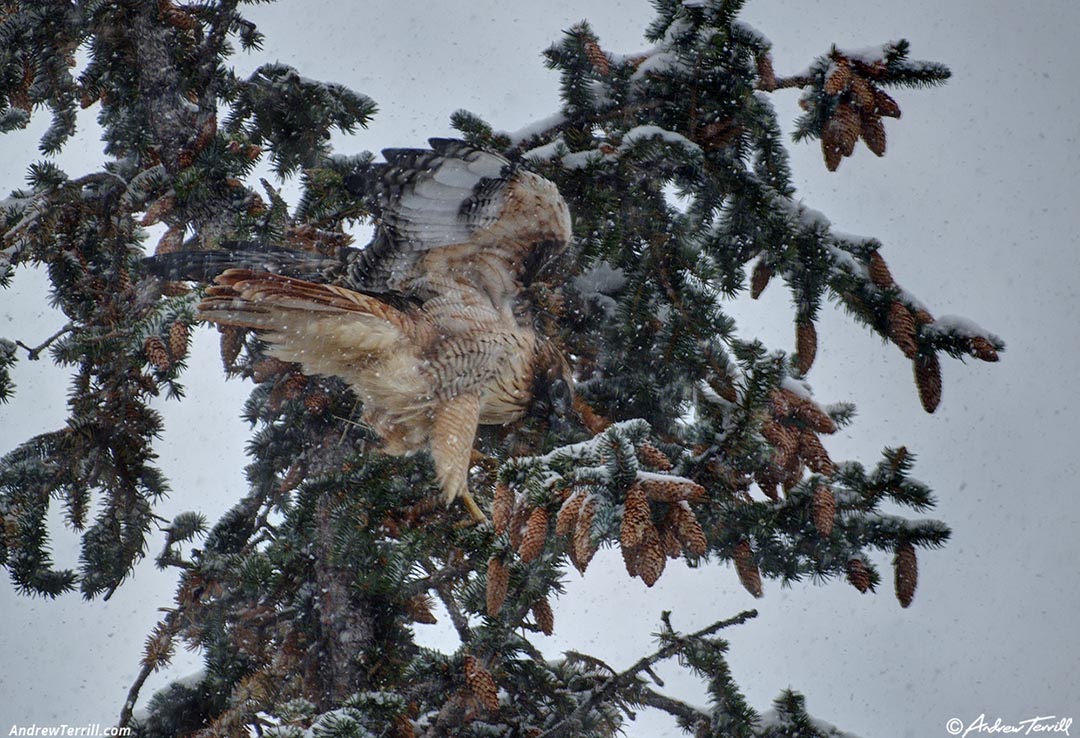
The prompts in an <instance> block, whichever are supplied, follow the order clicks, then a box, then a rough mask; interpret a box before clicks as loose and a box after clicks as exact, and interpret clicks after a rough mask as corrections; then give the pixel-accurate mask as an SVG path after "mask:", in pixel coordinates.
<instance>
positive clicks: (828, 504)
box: [811, 484, 836, 538]
mask: <svg viewBox="0 0 1080 738" xmlns="http://www.w3.org/2000/svg"><path fill="white" fill-rule="evenodd" d="M811 517H812V518H813V520H814V527H815V528H817V531H818V533H819V534H821V537H822V538H828V537H829V536H831V535H832V531H833V524H834V523H835V522H836V495H835V494H833V491H832V490H831V489H829V488H828V487H826V486H825V485H823V484H820V485H818V486H817V487H816V488H815V489H814V499H813V503H812V504H811Z"/></svg>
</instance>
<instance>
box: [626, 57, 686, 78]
mask: <svg viewBox="0 0 1080 738" xmlns="http://www.w3.org/2000/svg"><path fill="white" fill-rule="evenodd" d="M679 66H682V62H681V61H680V60H679V55H678V54H676V53H675V52H673V51H667V50H664V51H659V52H657V53H655V54H652V55H650V56H649V57H648V58H647V59H645V61H643V62H641V64H639V65H638V68H637V69H635V70H634V74H633V76H632V77H631V79H641V78H642V77H644V76H645V74H646V72H656V73H660V72H666V71H667V70H669V69H674V68H676V67H679Z"/></svg>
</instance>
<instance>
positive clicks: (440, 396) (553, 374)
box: [148, 139, 572, 520]
mask: <svg viewBox="0 0 1080 738" xmlns="http://www.w3.org/2000/svg"><path fill="white" fill-rule="evenodd" d="M429 144H430V146H431V149H388V150H385V151H384V152H383V155H384V157H385V159H386V163H384V164H370V165H367V167H366V168H365V169H363V170H362V171H361V172H359V173H358V174H356V175H354V176H352V177H350V178H349V179H348V180H347V186H348V187H349V189H350V190H351V191H352V192H353V193H354V194H356V195H357V196H358V197H361V198H363V199H364V200H365V201H366V202H367V203H368V204H369V206H370V207H371V209H372V210H373V211H374V213H375V215H376V220H375V222H376V229H375V237H374V239H373V240H372V242H371V243H370V244H369V245H368V246H367V247H365V248H363V249H348V250H345V251H343V253H342V254H341V255H340V258H331V257H325V256H321V255H319V254H315V253H309V252H302V251H289V250H286V249H281V248H274V247H267V246H265V245H260V244H253V243H234V244H233V245H232V247H231V248H230V249H226V250H215V251H201V252H178V253H171V254H165V255H160V256H156V257H153V258H151V259H149V260H148V264H149V267H150V269H151V271H153V272H155V273H157V274H159V275H161V276H163V277H165V278H167V279H173V280H175V279H194V280H203V281H211V280H212V281H213V285H212V286H211V287H209V288H208V290H207V292H206V296H205V297H204V299H203V300H202V302H201V304H200V305H199V310H198V317H199V318H200V319H202V320H206V321H209V322H212V323H216V324H217V325H220V326H239V327H242V328H247V329H252V330H255V331H258V332H259V336H260V338H261V339H262V340H263V341H265V342H266V343H267V345H268V351H269V353H270V354H271V355H273V356H275V357H277V358H279V359H281V360H283V361H287V362H296V363H298V364H300V366H301V367H302V368H303V370H304V372H305V373H308V374H322V375H332V376H337V377H340V378H342V379H344V380H345V381H346V382H347V383H348V384H349V386H350V387H351V388H352V389H353V390H354V391H355V392H356V394H357V395H358V396H359V398H360V400H361V401H362V402H363V420H364V422H365V423H367V424H368V425H370V426H371V428H372V429H373V430H374V431H375V432H376V433H378V435H379V436H381V438H382V440H383V442H384V450H385V451H386V452H387V453H390V454H395V455H404V454H410V453H413V452H417V451H421V450H424V449H426V450H429V451H430V452H431V456H432V459H433V461H434V466H435V475H436V478H437V480H438V483H439V486H440V487H441V489H442V492H443V494H444V495H445V498H446V500H447V502H448V503H449V502H452V501H453V500H454V499H456V498H458V497H461V498H463V500H464V502H465V504H466V506H467V507H468V508H469V511H470V513H471V514H472V515H473V516H474V517H476V518H477V519H481V520H482V519H484V516H483V513H481V512H480V510H479V508H478V507H477V506H476V504H475V502H474V501H473V500H472V498H471V496H470V495H469V493H468V470H469V466H470V459H471V453H472V448H473V442H474V439H475V436H476V431H477V426H478V425H480V424H492V425H502V424H507V423H511V422H514V421H516V420H519V419H521V418H522V417H523V416H524V415H525V414H526V413H527V412H528V411H529V409H530V406H531V405H532V404H533V403H534V402H537V401H540V402H542V403H544V404H545V405H546V407H547V409H549V410H552V411H565V410H566V409H567V407H568V405H569V399H570V390H571V387H572V379H571V376H570V372H569V369H568V365H567V362H566V360H565V358H564V357H563V355H562V354H561V353H560V352H559V350H558V349H557V348H556V346H555V345H554V344H553V343H552V342H550V341H549V340H548V339H547V338H546V337H545V336H543V335H541V333H539V332H538V331H537V329H536V328H535V327H534V315H533V312H534V310H533V308H532V306H531V304H530V303H529V300H528V299H527V297H526V290H525V287H526V286H527V285H528V284H529V283H530V282H531V281H532V280H533V279H534V278H536V276H537V272H538V271H539V270H541V269H543V267H544V264H545V263H546V262H547V261H549V260H550V259H552V258H554V257H555V256H556V255H558V254H559V253H561V252H562V251H563V250H564V249H565V248H566V246H567V244H568V242H569V240H570V235H571V233H570V213H569V210H568V208H567V206H566V202H565V200H564V199H563V198H562V196H561V195H560V194H559V191H558V189H557V188H556V186H555V185H554V184H553V183H552V182H551V181H549V180H547V179H545V178H543V177H541V176H539V175H537V174H534V173H532V172H528V171H525V170H524V169H522V168H520V167H519V166H517V165H515V164H511V163H510V162H509V161H507V160H506V159H505V158H503V157H502V156H499V155H497V154H494V153H491V152H488V151H485V150H482V149H479V148H476V147H474V146H471V145H469V144H467V143H465V142H462V141H455V140H448V139H431V140H430V141H429Z"/></svg>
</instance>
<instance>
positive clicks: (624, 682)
mask: <svg viewBox="0 0 1080 738" xmlns="http://www.w3.org/2000/svg"><path fill="white" fill-rule="evenodd" d="M757 614H758V613H757V610H744V611H743V612H740V613H739V614H738V615H736V616H735V617H733V618H729V619H727V620H720V621H718V622H715V623H713V624H712V625H710V626H709V627H707V628H702V629H701V630H699V631H697V632H696V633H691V634H690V635H685V636H679V635H669V636H667V640H668V641H669V642H668V643H667V644H666V645H664V646H662V647H661V648H659V649H657V650H656V651H654V652H653V653H651V654H649V655H648V656H644V657H642V658H641V659H638V661H637V662H636V663H634V664H633V665H631V666H630V668H628V669H626V670H625V671H623V672H620V673H619V674H616V675H615V676H612V677H610V678H609V679H608V680H607V681H605V682H604V683H603V684H602V685H600V686H599V687H597V688H596V689H594V690H592V692H591V693H590V694H589V697H588V698H587V699H585V700H584V701H583V702H582V703H581V704H580V705H578V707H577V709H575V710H574V711H573V712H572V713H570V714H569V715H567V716H566V717H565V718H563V719H562V720H560V721H559V722H557V723H556V724H555V725H553V726H552V727H551V728H549V729H548V730H546V731H545V732H544V733H542V734H541V735H540V736H539V738H555V736H558V735H563V734H564V733H565V731H566V730H567V729H569V728H570V727H572V726H573V725H575V724H578V723H580V722H582V720H583V718H584V717H585V715H587V714H588V712H589V710H591V709H592V708H593V706H595V705H597V704H598V703H600V702H602V701H604V700H607V699H610V698H611V697H612V696H613V695H614V694H615V693H616V692H618V691H619V690H620V689H626V688H627V687H630V686H631V685H632V684H633V683H634V680H635V679H636V678H637V675H638V674H639V673H640V672H642V671H648V670H650V669H651V668H652V666H653V664H655V663H657V662H658V661H663V660H664V659H668V658H671V657H672V656H674V655H675V654H677V653H679V652H680V651H681V650H682V649H683V648H685V647H686V645H687V644H688V643H690V642H691V641H694V640H697V639H698V638H704V637H705V636H708V635H712V634H713V633H715V632H716V631H718V630H721V629H723V628H728V627H731V626H732V625H741V624H742V623H745V622H746V621H747V620H750V619H751V618H756V617H757ZM638 691H640V692H642V693H644V692H645V691H649V690H647V688H645V687H644V686H643V685H642V686H640V687H639V690H638ZM654 694H655V693H654ZM655 698H656V699H655V701H656V702H658V703H659V704H665V705H667V706H668V707H671V708H672V709H680V708H678V705H679V704H681V703H678V702H677V701H676V700H671V699H670V698H665V697H664V696H663V695H659V694H657V695H655ZM659 704H657V705H656V706H658V707H659ZM661 709H665V708H661Z"/></svg>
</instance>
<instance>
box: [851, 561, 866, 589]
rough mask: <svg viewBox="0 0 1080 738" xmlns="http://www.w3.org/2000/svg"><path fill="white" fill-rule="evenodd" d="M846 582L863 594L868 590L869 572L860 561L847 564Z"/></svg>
mask: <svg viewBox="0 0 1080 738" xmlns="http://www.w3.org/2000/svg"><path fill="white" fill-rule="evenodd" d="M847 580H848V581H849V582H851V584H852V586H854V587H855V589H857V590H859V591H860V592H863V593H865V592H866V591H867V590H868V589H870V571H869V570H868V569H867V568H866V564H864V563H863V562H862V560H861V559H851V560H850V561H848V562H847Z"/></svg>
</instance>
